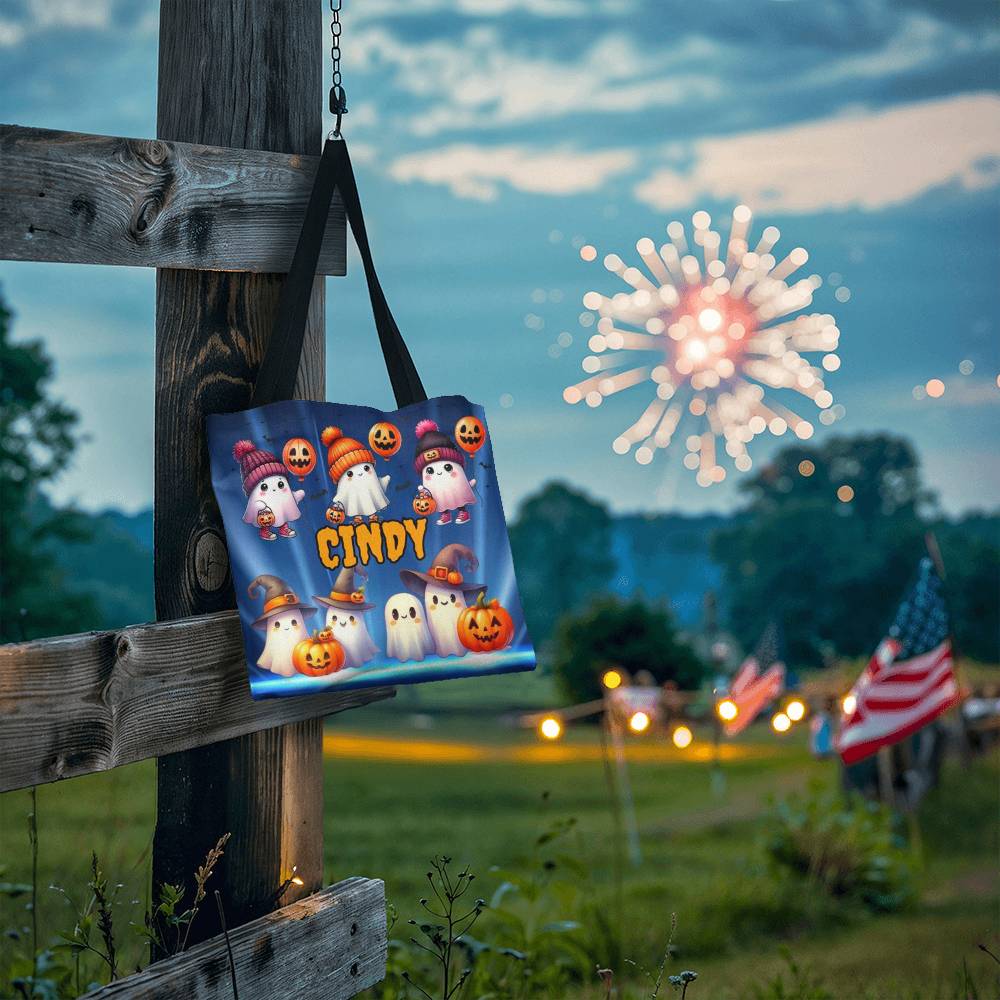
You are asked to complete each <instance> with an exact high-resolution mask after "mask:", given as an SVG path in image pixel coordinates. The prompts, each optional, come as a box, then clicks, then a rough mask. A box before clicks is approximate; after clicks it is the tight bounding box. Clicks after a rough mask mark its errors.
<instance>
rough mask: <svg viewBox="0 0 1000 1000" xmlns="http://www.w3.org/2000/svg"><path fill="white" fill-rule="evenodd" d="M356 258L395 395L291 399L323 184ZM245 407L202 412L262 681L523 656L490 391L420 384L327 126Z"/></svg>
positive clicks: (506, 666)
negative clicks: (391, 400) (487, 406)
mask: <svg viewBox="0 0 1000 1000" xmlns="http://www.w3.org/2000/svg"><path fill="white" fill-rule="evenodd" d="M335 189H339V190H340V193H341V196H342V198H343V201H344V206H345V210H346V215H347V220H348V222H349V223H350V226H351V229H352V231H353V233H354V238H355V241H356V242H357V245H358V250H359V251H360V254H361V260H362V262H363V264H364V269H365V277H366V278H367V282H368V291H369V293H370V296H371V303H372V311H373V313H374V316H375V326H376V329H377V331H378V336H379V341H380V343H381V347H382V354H383V356H384V358H385V363H386V368H387V369H388V372H389V378H390V381H391V383H392V388H393V392H394V394H395V397H396V402H397V404H398V405H399V409H397V410H393V411H392V412H389V413H386V412H383V411H381V410H377V409H375V408H373V407H368V406H355V405H351V404H348V403H317V402H310V401H306V400H293V399H291V398H290V397H291V395H292V392H293V389H294V385H295V377H296V372H297V370H298V365H299V358H300V356H301V353H302V341H303V335H304V331H305V324H306V317H307V314H308V311H309V297H310V293H311V291H312V285H313V279H314V276H315V271H316V263H317V260H318V257H319V251H320V247H321V245H322V242H323V231H324V228H325V226H326V219H327V214H328V211H329V207H330V200H331V198H332V196H333V192H334V190H335ZM251 406H252V408H251V409H249V410H244V411H242V412H239V413H226V414H217V415H213V416H210V417H209V418H208V444H209V452H210V458H211V468H212V484H213V487H214V489H215V495H216V498H217V499H218V502H219V508H220V510H221V511H222V519H223V523H224V525H225V532H226V540H227V544H228V547H229V557H230V564H231V566H232V574H233V581H234V584H235V587H236V599H237V604H238V606H239V614H240V622H241V624H242V628H243V638H244V644H245V648H246V659H247V667H248V671H249V676H250V691H251V694H252V695H253V697H254V698H271V697H280V696H287V695H297V694H309V693H311V692H317V691H323V690H329V689H331V688H355V687H365V686H370V685H377V684H408V683H413V682H416V681H429V680H443V679H446V678H453V677H467V676H472V675H476V674H492V673H502V672H508V671H518V670H531V669H532V668H533V667H534V666H535V652H534V649H533V648H532V645H531V641H530V639H529V638H528V633H527V630H526V628H525V624H524V615H523V613H522V610H521V602H520V598H519V596H518V592H517V583H516V581H515V578H514V566H513V562H512V560H511V553H510V543H509V541H508V538H507V526H506V522H505V519H504V512H503V506H502V504H501V501H500V490H499V486H498V484H497V479H496V471H495V466H494V461H493V449H492V446H491V441H490V434H489V429H488V427H487V424H486V417H485V415H484V413H483V410H482V407H480V406H477V405H476V404H474V403H470V402H469V401H468V400H467V399H465V398H464V397H462V396H439V397H436V398H434V399H428V398H427V394H426V393H425V392H424V388H423V385H422V383H421V381H420V377H419V376H418V374H417V370H416V368H415V367H414V364H413V359H412V358H411V357H410V353H409V351H408V350H407V349H406V345H405V344H404V343H403V338H402V336H401V335H400V332H399V328H398V327H397V326H396V322H395V320H394V319H393V317H392V313H391V312H390V311H389V306H388V303H387V302H386V299H385V295H384V293H383V292H382V287H381V285H380V284H379V280H378V276H377V275H376V273H375V266H374V263H373V262H372V255H371V248H370V247H369V244H368V237H367V234H366V232H365V224H364V218H363V216H362V212H361V203H360V200H359V198H358V190H357V185H356V182H355V179H354V172H353V169H352V167H351V160H350V157H349V155H348V152H347V146H346V144H345V142H344V141H343V140H342V139H328V140H327V142H326V145H325V147H324V150H323V155H322V157H321V159H320V164H319V169H318V171H317V174H316V180H315V184H314V187H313V190H312V193H311V195H310V198H309V204H308V208H307V210H306V218H305V222H304V224H303V227H302V233H301V235H300V237H299V242H298V245H297V247H296V250H295V255H294V257H293V260H292V267H291V270H290V272H289V274H288V277H287V279H286V281H285V283H284V286H283V288H282V292H281V296H280V300H279V306H278V318H277V321H276V323H275V328H274V331H273V333H272V336H271V340H270V342H269V344H268V347H267V351H266V353H265V357H264V360H263V362H262V364H261V367H260V371H259V374H258V377H257V382H256V385H255V389H254V393H253V397H252V400H251Z"/></svg>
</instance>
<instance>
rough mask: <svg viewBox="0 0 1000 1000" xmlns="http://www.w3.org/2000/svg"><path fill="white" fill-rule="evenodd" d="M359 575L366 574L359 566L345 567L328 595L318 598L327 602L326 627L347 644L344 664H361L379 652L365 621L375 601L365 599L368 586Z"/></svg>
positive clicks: (321, 601)
mask: <svg viewBox="0 0 1000 1000" xmlns="http://www.w3.org/2000/svg"><path fill="white" fill-rule="evenodd" d="M355 575H357V576H360V577H362V578H363V577H364V573H363V572H362V571H361V570H360V569H358V570H354V569H342V570H341V571H340V572H339V573H338V574H337V578H336V580H335V581H334V584H333V587H331V588H330V593H329V594H327V595H326V596H325V597H324V596H322V595H320V594H316V595H315V599H316V600H317V601H319V603H320V604H323V605H325V606H326V627H327V628H328V629H330V631H331V632H333V637H334V638H335V639H336V640H337V642H339V643H340V644H341V646H343V647H344V666H345V667H361V666H364V664H366V663H367V662H368V661H369V660H372V659H374V658H375V657H376V656H377V655H378V652H379V648H378V646H376V645H375V643H374V641H373V640H372V637H371V635H370V634H369V632H368V624H367V622H366V621H365V613H366V612H368V611H371V610H372V609H373V608H374V607H375V605H374V604H369V603H368V602H367V601H366V600H365V592H364V586H363V585H360V584H358V583H356V582H355Z"/></svg>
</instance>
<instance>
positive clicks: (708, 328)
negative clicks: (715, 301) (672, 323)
mask: <svg viewBox="0 0 1000 1000" xmlns="http://www.w3.org/2000/svg"><path fill="white" fill-rule="evenodd" d="M698 326H700V327H701V328H702V329H703V330H704V331H705V332H706V333H715V331H716V330H718V329H719V327H720V326H722V313H720V312H719V310H718V309H702V310H701V312H700V313H698Z"/></svg>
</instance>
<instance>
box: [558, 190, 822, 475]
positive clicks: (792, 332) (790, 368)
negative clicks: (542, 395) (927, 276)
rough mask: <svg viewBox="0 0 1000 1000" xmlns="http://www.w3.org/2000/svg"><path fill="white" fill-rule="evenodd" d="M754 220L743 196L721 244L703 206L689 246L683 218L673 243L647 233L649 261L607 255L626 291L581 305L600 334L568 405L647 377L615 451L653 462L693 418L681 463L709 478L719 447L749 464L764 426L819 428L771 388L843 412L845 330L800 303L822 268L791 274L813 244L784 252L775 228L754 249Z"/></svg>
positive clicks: (587, 255)
mask: <svg viewBox="0 0 1000 1000" xmlns="http://www.w3.org/2000/svg"><path fill="white" fill-rule="evenodd" d="M751 220H752V214H751V211H750V209H749V208H747V207H746V206H745V205H738V206H737V207H736V209H735V210H734V211H733V217H732V226H731V229H730V233H729V239H728V241H727V242H726V243H725V245H723V241H722V236H721V234H720V233H718V232H715V231H713V230H712V228H711V224H712V220H711V217H710V216H709V214H708V213H707V212H695V214H694V216H693V217H692V220H691V221H692V225H693V230H694V231H693V233H692V241H691V245H689V243H688V237H687V233H686V231H685V227H684V225H683V224H682V223H680V222H671V223H670V224H669V225H668V226H667V236H668V237H669V242H667V243H664V244H663V245H662V246H661V247H660V248H659V249H657V248H656V244H655V243H654V242H653V240H651V239H650V238H649V237H643V238H642V239H640V240H639V241H638V243H636V247H635V248H636V251H637V253H638V255H639V258H640V259H641V262H642V265H643V267H637V266H634V265H629V264H626V262H625V261H623V260H622V259H621V257H619V256H618V255H617V254H613V253H612V254H608V255H607V256H606V257H605V258H604V266H605V267H606V268H607V269H608V270H609V271H611V272H612V273H613V274H615V275H617V276H618V277H619V278H620V279H621V280H622V282H623V283H624V284H625V286H626V288H627V290H622V291H619V292H618V293H617V294H614V295H611V296H606V295H603V294H601V293H600V292H596V291H592V292H587V294H586V295H584V297H583V304H584V306H585V307H586V308H587V309H589V310H591V311H592V312H596V313H597V314H598V316H599V319H598V321H597V332H596V333H595V334H594V335H593V336H592V337H591V338H590V341H589V347H590V351H591V353H590V354H588V355H587V357H585V358H584V359H583V370H584V372H585V373H587V378H585V379H583V380H582V381H581V382H577V383H576V384H575V385H571V386H568V387H567V388H566V389H565V391H564V392H563V399H564V400H565V401H566V402H567V403H569V404H571V405H574V404H576V403H580V402H585V403H586V404H587V405H588V406H591V407H597V406H600V405H601V404H602V403H603V402H604V400H605V399H607V398H608V397H609V396H613V395H615V394H616V393H619V392H623V391H624V390H626V389H629V388H631V387H632V386H636V385H642V384H646V383H651V384H652V385H653V386H655V390H654V395H653V398H652V400H651V401H650V402H649V404H648V405H647V406H646V408H645V409H644V410H643V411H642V413H641V414H640V415H639V418H638V419H637V420H636V421H635V423H633V424H632V425H631V426H630V427H628V428H626V429H625V430H624V431H622V433H621V434H620V435H619V436H618V437H616V438H615V439H614V442H613V443H612V448H613V449H614V451H615V452H617V453H618V454H619V455H626V454H628V453H629V452H633V449H634V452H633V453H634V456H635V460H636V461H637V462H638V463H639V464H640V465H648V464H649V463H650V462H652V461H653V458H654V456H655V454H656V452H657V451H658V450H662V449H665V448H667V447H668V446H669V445H670V443H671V442H672V441H674V440H675V439H676V438H677V437H678V436H679V429H680V428H681V427H682V425H683V426H685V427H693V430H692V432H691V433H690V434H688V435H687V436H686V444H687V450H688V454H687V455H686V456H685V459H684V464H685V466H687V468H689V469H691V470H692V471H696V472H697V477H696V478H697V481H698V483H699V485H701V486H710V485H711V484H712V483H717V482H721V481H722V480H723V479H724V478H725V476H726V470H725V468H724V467H723V466H722V465H721V464H720V459H721V457H722V454H723V452H724V453H725V454H726V455H728V456H729V457H730V458H731V459H732V462H733V465H734V466H735V467H736V468H737V469H738V470H740V471H741V472H745V471H747V470H748V469H749V468H750V467H751V465H752V461H751V459H750V454H749V452H748V450H747V446H748V445H749V444H750V443H751V441H753V439H754V438H755V437H756V436H757V435H759V434H763V433H765V432H770V433H772V434H775V435H782V434H785V433H788V432H790V433H792V434H794V435H795V436H797V437H798V438H800V439H802V440H806V439H808V438H810V437H812V434H813V425H812V423H810V421H809V420H807V419H806V418H805V417H803V416H801V415H800V414H799V413H797V412H796V411H795V410H793V409H791V408H790V407H789V406H786V405H782V404H781V403H779V402H777V401H776V400H775V399H774V398H773V394H772V395H768V394H767V393H768V390H786V391H790V392H794V393H798V394H799V395H800V396H802V397H805V399H807V400H809V401H810V403H811V404H813V405H814V406H815V407H817V408H818V409H819V410H820V411H821V412H820V419H821V421H822V422H823V423H831V422H832V419H833V418H834V417H835V413H834V412H833V411H832V410H831V407H832V404H833V397H832V396H831V394H830V392H829V390H828V389H827V388H826V385H825V384H824V376H825V374H826V373H827V372H832V371H836V370H837V369H838V368H839V367H840V358H839V357H838V356H837V354H836V353H835V351H836V349H837V344H838V340H839V337H840V331H839V330H838V329H837V326H836V323H835V321H834V317H833V316H831V315H829V314H828V313H806V312H804V310H805V309H807V308H808V307H809V306H810V305H811V304H812V299H813V293H814V292H815V291H816V290H817V289H818V288H819V287H820V285H821V284H822V281H821V279H820V278H819V277H818V276H817V275H811V276H809V277H804V278H799V279H797V280H796V279H795V274H796V272H798V271H799V269H800V268H802V266H803V265H804V264H805V263H806V262H807V261H808V260H809V254H808V253H807V252H806V251H805V250H804V249H803V248H802V247H796V248H795V249H794V250H792V251H791V252H790V253H789V254H788V255H787V256H784V257H781V256H779V255H778V254H776V253H775V245H776V244H777V242H778V238H779V236H780V234H779V232H778V230H777V229H776V228H775V227H774V226H768V227H767V228H766V229H765V230H764V231H763V233H762V234H761V237H760V239H759V240H758V241H757V243H756V244H755V245H754V246H753V247H751V245H750V226H751ZM699 249H700V251H701V253H700V256H697V255H696V254H697V252H698V250H699ZM580 256H581V257H582V258H583V259H584V260H585V261H593V260H596V259H597V256H598V254H597V250H596V249H595V248H594V247H592V246H585V247H583V248H582V250H581V251H580ZM643 354H645V355H646V357H645V358H643V357H641V355H643ZM807 355H811V356H813V357H814V358H817V360H818V366H817V364H814V363H813V362H812V361H810V360H809V358H808V357H807ZM820 355H821V356H822V357H821V360H820V359H819V358H818V356H820ZM637 361H642V363H641V364H636V362H637ZM692 419H693V421H694V423H693V424H692Z"/></svg>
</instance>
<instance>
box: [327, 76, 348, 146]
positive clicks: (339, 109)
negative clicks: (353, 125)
mask: <svg viewBox="0 0 1000 1000" xmlns="http://www.w3.org/2000/svg"><path fill="white" fill-rule="evenodd" d="M330 113H331V114H333V115H334V116H335V118H336V124H335V125H334V126H333V131H332V132H331V133H330V136H331V138H334V139H339V138H340V126H341V123H342V122H343V120H344V115H346V114H347V92H346V91H345V90H344V88H343V87H342V86H340V84H334V85H333V86H332V87H331V88H330Z"/></svg>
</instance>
